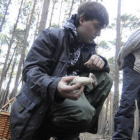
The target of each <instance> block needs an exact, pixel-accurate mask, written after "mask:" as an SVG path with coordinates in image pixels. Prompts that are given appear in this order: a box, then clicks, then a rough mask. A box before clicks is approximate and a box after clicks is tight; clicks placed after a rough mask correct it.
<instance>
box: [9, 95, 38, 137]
mask: <svg viewBox="0 0 140 140" xmlns="http://www.w3.org/2000/svg"><path fill="white" fill-rule="evenodd" d="M36 106H37V103H34V102H33V101H31V100H30V99H29V98H28V97H26V96H25V95H24V94H23V93H21V94H19V95H18V96H17V100H16V102H15V103H14V106H13V109H12V112H11V115H10V126H11V132H12V135H13V136H14V137H17V138H20V137H21V135H22V133H23V132H24V130H25V128H26V127H28V122H29V120H30V118H31V116H32V115H33V113H34V110H35V107H36Z"/></svg>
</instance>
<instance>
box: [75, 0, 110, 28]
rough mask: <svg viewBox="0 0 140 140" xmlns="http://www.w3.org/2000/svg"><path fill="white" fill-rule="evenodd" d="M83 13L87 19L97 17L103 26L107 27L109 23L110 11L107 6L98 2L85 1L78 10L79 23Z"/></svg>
mask: <svg viewBox="0 0 140 140" xmlns="http://www.w3.org/2000/svg"><path fill="white" fill-rule="evenodd" d="M81 15H83V16H84V19H85V20H86V21H88V20H93V19H96V20H98V21H99V22H100V24H101V26H104V27H106V26H107V25H108V23H109V17H108V12H107V10H106V8H105V7H104V6H103V5H102V4H100V3H98V2H85V3H83V4H81V5H80V6H79V8H78V11H77V24H78V25H79V18H80V16H81Z"/></svg>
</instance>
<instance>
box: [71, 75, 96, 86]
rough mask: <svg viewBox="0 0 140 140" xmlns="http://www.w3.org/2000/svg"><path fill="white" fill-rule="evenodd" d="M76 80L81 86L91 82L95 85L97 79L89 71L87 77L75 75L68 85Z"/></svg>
mask: <svg viewBox="0 0 140 140" xmlns="http://www.w3.org/2000/svg"><path fill="white" fill-rule="evenodd" d="M77 82H79V83H81V84H82V85H83V86H86V85H89V84H92V85H93V87H95V86H96V85H97V79H96V77H95V75H94V74H93V73H90V74H89V77H75V78H74V79H73V80H72V81H71V82H70V85H73V84H76V83H77Z"/></svg>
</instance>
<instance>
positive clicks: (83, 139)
mask: <svg viewBox="0 0 140 140" xmlns="http://www.w3.org/2000/svg"><path fill="white" fill-rule="evenodd" d="M111 139H112V137H111V136H103V135H97V134H96V135H93V134H90V133H81V134H80V140H111Z"/></svg>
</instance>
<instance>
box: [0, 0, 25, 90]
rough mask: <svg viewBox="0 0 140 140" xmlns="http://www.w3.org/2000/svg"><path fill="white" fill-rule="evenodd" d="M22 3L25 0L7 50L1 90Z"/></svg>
mask: <svg viewBox="0 0 140 140" xmlns="http://www.w3.org/2000/svg"><path fill="white" fill-rule="evenodd" d="M22 4H23V0H22V1H21V5H20V8H19V13H18V16H17V20H16V23H15V25H14V29H13V33H12V37H11V40H10V44H9V47H8V51H7V54H6V59H5V62H4V66H3V69H2V74H1V79H0V91H1V89H2V83H3V80H4V78H5V75H6V73H5V71H6V67H7V62H8V59H9V54H10V50H11V47H12V44H13V38H14V35H15V31H16V27H17V23H18V20H19V16H20V13H21V7H22Z"/></svg>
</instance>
